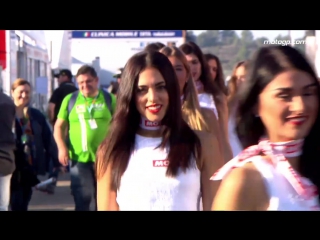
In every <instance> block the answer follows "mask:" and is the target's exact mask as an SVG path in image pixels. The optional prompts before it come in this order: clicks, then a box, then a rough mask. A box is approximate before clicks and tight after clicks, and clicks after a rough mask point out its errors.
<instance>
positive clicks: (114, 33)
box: [72, 30, 183, 38]
mask: <svg viewBox="0 0 320 240" xmlns="http://www.w3.org/2000/svg"><path fill="white" fill-rule="evenodd" d="M182 36H183V32H182V30H102V31H72V38H182Z"/></svg>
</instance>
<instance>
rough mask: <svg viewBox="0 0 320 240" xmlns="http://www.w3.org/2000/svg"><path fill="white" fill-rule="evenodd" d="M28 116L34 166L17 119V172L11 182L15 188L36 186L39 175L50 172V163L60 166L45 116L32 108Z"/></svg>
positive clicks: (30, 147)
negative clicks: (21, 185)
mask: <svg viewBox="0 0 320 240" xmlns="http://www.w3.org/2000/svg"><path fill="white" fill-rule="evenodd" d="M28 116H29V120H30V124H31V125H30V126H31V129H32V133H33V136H34V140H33V143H34V145H33V146H29V145H28V146H29V149H30V151H31V156H32V166H31V165H30V164H29V163H28V159H27V156H26V154H25V145H24V144H23V143H22V141H21V136H22V129H21V126H20V124H19V122H18V120H17V119H16V124H15V126H16V129H15V132H16V151H15V163H16V170H15V172H14V176H13V177H12V181H11V183H12V185H13V188H14V187H15V186H17V185H20V184H23V185H26V186H34V185H36V184H37V183H38V182H39V181H38V179H37V175H45V174H46V173H47V172H48V171H49V165H50V161H52V162H53V166H54V167H59V166H60V164H59V160H58V156H57V152H58V151H57V147H56V145H55V141H54V139H53V135H52V132H51V130H50V128H49V125H48V122H47V120H46V118H45V116H44V115H43V114H42V113H41V112H40V111H39V110H37V109H35V108H32V107H29V109H28Z"/></svg>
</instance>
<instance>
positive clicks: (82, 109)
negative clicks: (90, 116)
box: [76, 105, 86, 113]
mask: <svg viewBox="0 0 320 240" xmlns="http://www.w3.org/2000/svg"><path fill="white" fill-rule="evenodd" d="M76 112H77V113H84V112H86V106H85V105H77V106H76Z"/></svg>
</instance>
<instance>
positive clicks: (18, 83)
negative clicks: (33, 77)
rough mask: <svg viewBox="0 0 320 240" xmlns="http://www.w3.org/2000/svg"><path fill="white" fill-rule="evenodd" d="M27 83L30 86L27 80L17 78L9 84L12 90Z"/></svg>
mask: <svg viewBox="0 0 320 240" xmlns="http://www.w3.org/2000/svg"><path fill="white" fill-rule="evenodd" d="M23 85H28V86H29V87H30V88H31V84H30V83H29V81H27V80H25V79H23V78H17V79H16V80H15V81H14V82H13V83H12V85H11V90H12V91H14V90H15V89H16V88H17V87H19V86H23Z"/></svg>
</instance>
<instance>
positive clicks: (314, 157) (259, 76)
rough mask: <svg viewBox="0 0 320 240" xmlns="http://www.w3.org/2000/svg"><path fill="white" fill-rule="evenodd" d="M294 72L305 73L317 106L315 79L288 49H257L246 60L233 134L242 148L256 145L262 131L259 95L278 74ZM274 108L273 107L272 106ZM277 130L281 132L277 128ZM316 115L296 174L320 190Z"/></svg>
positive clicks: (295, 52)
mask: <svg viewBox="0 0 320 240" xmlns="http://www.w3.org/2000/svg"><path fill="white" fill-rule="evenodd" d="M289 70H298V71H303V72H305V73H308V74H309V75H310V76H311V77H312V78H313V80H314V83H315V84H316V86H317V95H318V104H319V106H320V88H319V82H318V77H317V75H316V73H315V71H314V70H313V68H312V67H311V65H310V64H309V63H308V61H307V59H306V58H305V57H304V56H303V55H302V54H301V53H300V52H299V51H298V50H297V49H295V48H292V47H290V46H268V47H263V48H261V49H259V50H258V51H257V52H256V54H255V55H254V57H253V59H252V60H251V61H250V64H249V67H248V70H247V76H246V81H245V82H244V83H243V85H242V86H241V88H240V89H239V93H238V96H237V100H238V102H239V103H238V108H237V114H236V115H237V117H236V123H237V124H236V126H237V127H236V131H237V134H238V137H239V139H241V142H242V145H243V147H244V148H247V147H249V146H252V145H256V144H258V141H259V139H260V138H261V137H262V136H263V135H264V134H265V132H266V129H265V126H264V125H263V122H262V121H261V119H260V118H259V117H256V116H255V112H256V107H257V102H258V98H259V95H260V94H261V92H262V91H263V90H264V88H265V87H266V86H267V85H268V84H269V83H270V82H271V81H272V80H273V79H274V78H275V77H276V76H277V75H279V74H281V73H283V72H285V71H289ZM275 107H276V106H275ZM279 131H281V130H280V129H279ZM319 145H320V114H319V111H318V113H317V118H316V121H315V123H314V125H313V126H312V128H311V130H310V132H309V134H308V136H307V137H306V138H305V141H304V146H303V153H302V156H301V157H300V160H299V172H300V173H301V174H302V175H303V176H305V177H307V178H309V179H310V180H311V181H312V182H313V183H314V184H315V185H316V186H317V187H318V189H320V174H319V169H320V160H319V159H320V146H319Z"/></svg>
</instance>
